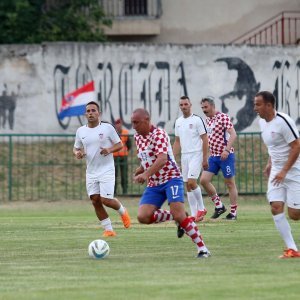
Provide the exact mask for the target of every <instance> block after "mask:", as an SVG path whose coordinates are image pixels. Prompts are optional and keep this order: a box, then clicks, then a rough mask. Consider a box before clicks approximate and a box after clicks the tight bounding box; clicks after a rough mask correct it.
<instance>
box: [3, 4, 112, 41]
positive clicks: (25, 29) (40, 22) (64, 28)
mask: <svg viewBox="0 0 300 300" xmlns="http://www.w3.org/2000/svg"><path fill="white" fill-rule="evenodd" d="M110 25H111V20H109V19H108V18H106V17H105V14H104V12H103V10H102V8H101V6H100V5H99V3H98V0H59V1H58V0H52V1H50V0H1V1H0V43H2V44H4V43H5V44H12V43H41V42H45V41H49V42H54V41H105V40H106V37H105V35H104V33H103V27H104V26H110Z"/></svg>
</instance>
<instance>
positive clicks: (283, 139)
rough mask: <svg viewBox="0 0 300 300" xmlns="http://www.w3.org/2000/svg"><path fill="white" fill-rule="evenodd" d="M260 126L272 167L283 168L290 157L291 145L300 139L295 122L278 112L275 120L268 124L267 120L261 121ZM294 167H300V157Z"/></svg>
mask: <svg viewBox="0 0 300 300" xmlns="http://www.w3.org/2000/svg"><path fill="white" fill-rule="evenodd" d="M259 125H260V129H261V132H262V139H263V141H264V143H265V144H266V146H267V148H268V153H269V155H270V157H271V161H272V166H274V167H275V168H276V167H279V168H281V167H282V166H283V165H284V164H285V163H286V161H287V159H288V156H289V152H290V146H289V143H291V142H293V141H294V140H296V139H298V138H299V132H298V129H297V126H296V124H295V122H294V120H293V119H292V118H291V117H290V116H289V115H287V114H284V113H282V112H276V116H275V118H274V119H273V120H271V121H270V122H266V120H264V119H260V120H259ZM293 167H300V157H298V159H297V161H296V162H295V164H294V165H293Z"/></svg>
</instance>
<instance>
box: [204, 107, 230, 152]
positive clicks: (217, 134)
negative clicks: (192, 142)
mask: <svg viewBox="0 0 300 300" xmlns="http://www.w3.org/2000/svg"><path fill="white" fill-rule="evenodd" d="M206 123H207V131H208V143H209V150H210V155H212V156H221V154H222V152H223V151H224V149H225V147H226V145H227V141H228V136H227V135H228V134H226V130H227V129H230V128H232V127H233V124H232V122H231V121H230V118H229V116H228V115H226V114H224V113H220V112H217V113H216V114H215V115H214V116H213V117H212V118H206ZM233 152H234V148H233V147H231V149H230V153H233Z"/></svg>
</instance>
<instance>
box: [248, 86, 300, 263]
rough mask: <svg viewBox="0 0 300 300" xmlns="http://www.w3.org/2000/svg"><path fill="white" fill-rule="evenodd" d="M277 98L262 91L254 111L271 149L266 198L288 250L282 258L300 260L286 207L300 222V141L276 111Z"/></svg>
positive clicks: (288, 120)
mask: <svg viewBox="0 0 300 300" xmlns="http://www.w3.org/2000/svg"><path fill="white" fill-rule="evenodd" d="M275 103H276V100H275V97H274V95H273V94H272V93H270V92H267V91H262V92H259V93H257V94H256V96H255V98H254V110H255V112H257V114H258V115H259V116H260V117H261V119H260V121H259V124H260V128H261V132H262V139H263V141H264V143H265V144H266V146H267V148H268V153H269V160H268V163H267V165H266V168H265V170H264V173H265V175H267V176H268V177H269V179H268V192H267V198H268V200H269V203H270V205H271V212H272V215H273V219H274V222H275V226H276V228H277V230H278V231H279V233H280V235H281V237H282V239H283V241H284V243H285V245H286V249H285V250H284V252H283V255H281V256H280V258H292V257H293V258H294V257H298V258H300V252H299V251H298V248H297V246H296V244H295V241H294V238H293V236H292V232H291V227H290V225H289V222H288V220H287V218H286V216H285V212H284V206H285V205H286V206H287V211H288V215H289V217H290V218H291V219H292V220H300V158H299V153H300V139H299V132H298V129H297V127H296V124H295V122H294V121H293V120H292V119H291V118H290V117H289V116H288V115H286V114H284V113H281V112H277V111H276V110H275Z"/></svg>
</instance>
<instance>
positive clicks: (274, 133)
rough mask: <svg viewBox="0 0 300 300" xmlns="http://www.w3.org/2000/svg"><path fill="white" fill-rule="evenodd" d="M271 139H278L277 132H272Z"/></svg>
mask: <svg viewBox="0 0 300 300" xmlns="http://www.w3.org/2000/svg"><path fill="white" fill-rule="evenodd" d="M271 137H272V139H275V138H276V132H274V131H272V132H271Z"/></svg>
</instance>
